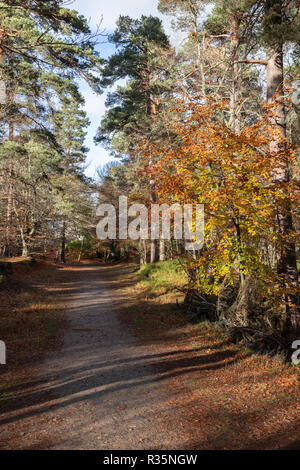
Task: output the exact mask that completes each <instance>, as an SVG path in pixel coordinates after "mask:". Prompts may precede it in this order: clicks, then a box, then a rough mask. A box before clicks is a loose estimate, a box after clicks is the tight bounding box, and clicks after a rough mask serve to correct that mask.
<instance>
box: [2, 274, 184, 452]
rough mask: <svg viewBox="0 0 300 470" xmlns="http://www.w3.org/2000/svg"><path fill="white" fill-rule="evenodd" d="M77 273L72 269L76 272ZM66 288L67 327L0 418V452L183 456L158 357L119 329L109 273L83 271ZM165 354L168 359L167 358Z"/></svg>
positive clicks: (181, 444) (117, 306)
mask: <svg viewBox="0 0 300 470" xmlns="http://www.w3.org/2000/svg"><path fill="white" fill-rule="evenodd" d="M73 269H74V268H73ZM77 269H78V270H80V278H78V277H77V278H76V276H75V278H76V279H75V280H74V281H73V277H72V271H70V282H69V283H68V284H67V285H66V286H64V289H65V291H66V294H65V296H64V300H65V302H66V303H67V305H68V319H69V326H68V328H67V330H66V332H65V335H64V341H63V346H62V348H61V349H60V350H59V351H58V352H57V353H56V354H55V355H53V354H52V355H51V356H50V357H47V358H46V359H45V361H44V362H43V364H42V366H40V367H39V371H38V372H37V373H36V376H35V377H34V378H32V377H30V378H28V382H27V383H24V384H23V385H22V387H20V389H19V391H18V392H17V396H16V398H15V399H14V402H13V407H12V410H11V411H9V412H6V413H5V414H2V415H1V417H0V430H1V433H0V447H1V448H2V449H5V448H10V449H11V448H21V449H168V448H171V449H180V448H184V443H183V441H184V439H183V435H182V433H181V432H180V431H179V429H178V423H177V422H176V417H175V416H174V410H173V409H172V406H171V405H170V404H169V403H170V401H169V398H170V397H169V395H168V393H167V391H166V388H165V387H164V384H165V383H166V381H167V380H168V378H167V376H166V377H165V376H164V374H161V373H158V372H156V368H155V364H156V362H159V360H160V356H164V352H163V351H162V352H161V351H160V354H155V353H154V351H153V350H152V348H151V347H150V346H146V345H142V344H140V343H139V342H138V340H136V339H135V338H133V337H132V335H131V334H130V333H129V332H128V331H127V329H126V327H124V326H123V325H122V326H121V325H120V322H119V320H118V309H119V308H120V303H121V300H120V299H114V297H115V292H114V286H113V285H112V283H111V281H110V280H109V278H107V277H106V272H107V269H109V267H108V268H107V267H101V266H95V265H83V266H82V267H80V268H79V267H78V268H76V270H77ZM165 354H168V353H167V352H166V353H165Z"/></svg>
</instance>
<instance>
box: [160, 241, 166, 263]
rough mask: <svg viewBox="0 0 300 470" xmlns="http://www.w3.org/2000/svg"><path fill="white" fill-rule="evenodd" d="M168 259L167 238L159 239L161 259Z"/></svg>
mask: <svg viewBox="0 0 300 470" xmlns="http://www.w3.org/2000/svg"><path fill="white" fill-rule="evenodd" d="M165 259H166V245H165V240H160V241H159V261H165Z"/></svg>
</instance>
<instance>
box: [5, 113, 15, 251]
mask: <svg viewBox="0 0 300 470" xmlns="http://www.w3.org/2000/svg"><path fill="white" fill-rule="evenodd" d="M8 139H9V140H10V141H11V142H12V141H13V140H14V125H13V123H12V122H10V123H9V134H8ZM12 172H13V164H12V161H10V162H9V167H8V193H7V209H6V233H5V247H4V250H3V251H4V253H5V255H6V256H11V228H12V211H13V185H12Z"/></svg>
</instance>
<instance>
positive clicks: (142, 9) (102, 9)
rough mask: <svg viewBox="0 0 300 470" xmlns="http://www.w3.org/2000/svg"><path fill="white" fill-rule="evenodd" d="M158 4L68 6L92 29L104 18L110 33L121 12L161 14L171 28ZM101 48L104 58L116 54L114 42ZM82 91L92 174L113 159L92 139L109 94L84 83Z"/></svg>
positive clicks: (116, 1)
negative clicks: (101, 92)
mask: <svg viewBox="0 0 300 470" xmlns="http://www.w3.org/2000/svg"><path fill="white" fill-rule="evenodd" d="M157 3H158V1H157V0H123V1H122V0H109V1H106V2H104V1H101V0H74V2H73V3H72V5H70V7H69V8H72V9H75V10H77V11H78V12H79V13H81V14H82V15H84V16H85V17H86V18H88V19H89V20H90V25H91V27H92V29H95V27H96V26H97V24H99V23H100V22H101V19H102V22H101V30H103V29H104V30H105V32H107V33H109V32H112V31H113V30H114V28H115V23H116V20H117V19H118V17H119V16H120V15H129V16H131V17H132V18H138V17H140V16H141V15H150V14H152V15H155V16H159V17H160V18H162V19H163V22H164V25H165V27H166V29H167V30H170V27H169V22H168V19H167V18H166V17H163V16H162V15H160V14H159V13H158V11H157V8H156V7H157ZM103 41H105V39H103ZM98 49H99V52H100V55H101V57H104V58H106V57H108V56H109V55H111V54H112V53H113V48H112V45H111V44H109V43H105V42H104V43H103V44H99V46H98ZM81 91H82V94H83V96H84V98H85V101H86V104H85V109H86V111H87V114H88V116H89V118H90V121H91V125H90V127H89V131H88V135H87V139H86V145H87V146H88V147H89V149H90V152H89V154H88V159H87V163H88V165H89V166H88V168H87V170H86V173H87V175H88V176H91V177H93V176H94V174H95V170H96V168H97V167H98V166H99V165H103V164H105V163H107V162H108V161H111V160H112V159H113V158H112V157H111V156H110V155H109V153H108V152H107V151H106V150H105V149H104V148H103V147H101V146H99V145H97V146H95V145H94V143H93V138H94V136H95V134H96V131H97V128H98V126H99V124H100V121H101V117H102V116H103V113H104V111H105V99H106V93H104V94H103V95H101V96H97V95H96V94H95V93H93V92H92V91H91V90H90V89H89V87H88V86H87V85H85V84H81Z"/></svg>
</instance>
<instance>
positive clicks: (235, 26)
mask: <svg viewBox="0 0 300 470" xmlns="http://www.w3.org/2000/svg"><path fill="white" fill-rule="evenodd" d="M241 21H242V13H239V12H236V14H235V15H234V16H232V17H231V18H230V25H231V28H230V29H231V31H230V32H231V36H230V37H231V60H232V65H231V73H232V82H231V90H230V108H231V116H230V127H231V128H232V129H233V131H234V132H235V133H236V134H240V132H241V123H240V119H239V118H238V115H237V103H238V87H239V63H238V60H239V38H240V31H239V30H240V24H241Z"/></svg>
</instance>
